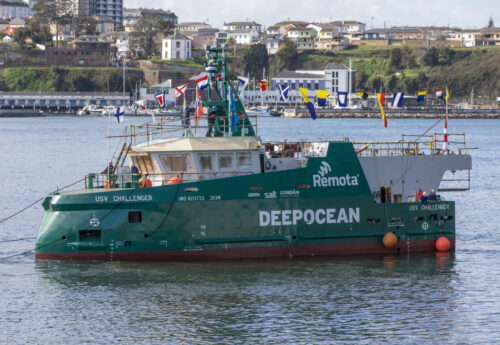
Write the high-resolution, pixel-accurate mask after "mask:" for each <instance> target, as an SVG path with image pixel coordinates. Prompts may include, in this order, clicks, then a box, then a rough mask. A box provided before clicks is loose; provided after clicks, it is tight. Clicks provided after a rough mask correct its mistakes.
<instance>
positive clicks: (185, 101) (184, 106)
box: [183, 97, 187, 109]
mask: <svg viewBox="0 0 500 345" xmlns="http://www.w3.org/2000/svg"><path fill="white" fill-rule="evenodd" d="M186 107H187V100H186V97H184V105H183V108H184V109H186Z"/></svg>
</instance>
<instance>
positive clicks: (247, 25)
mask: <svg viewBox="0 0 500 345" xmlns="http://www.w3.org/2000/svg"><path fill="white" fill-rule="evenodd" d="M222 29H223V30H226V31H234V30H238V29H249V30H255V31H257V32H259V33H260V32H261V31H262V25H260V24H258V23H256V22H229V23H224V25H223V27H222Z"/></svg>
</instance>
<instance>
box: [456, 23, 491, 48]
mask: <svg viewBox="0 0 500 345" xmlns="http://www.w3.org/2000/svg"><path fill="white" fill-rule="evenodd" d="M450 36H451V37H450V38H451V39H455V40H460V41H462V45H463V46H464V47H476V46H495V45H497V46H498V45H500V28H499V27H492V28H482V29H468V30H462V31H456V32H454V33H452V34H451V35H450Z"/></svg>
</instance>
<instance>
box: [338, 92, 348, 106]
mask: <svg viewBox="0 0 500 345" xmlns="http://www.w3.org/2000/svg"><path fill="white" fill-rule="evenodd" d="M337 100H338V101H339V107H347V92H344V91H338V92H337Z"/></svg>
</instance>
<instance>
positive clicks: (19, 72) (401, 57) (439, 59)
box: [0, 44, 500, 101]
mask: <svg viewBox="0 0 500 345" xmlns="http://www.w3.org/2000/svg"><path fill="white" fill-rule="evenodd" d="M197 53H200V52H197ZM202 55H203V54H201V53H200V54H196V56H197V57H196V58H195V60H176V61H165V60H161V59H156V58H155V59H153V60H152V61H153V62H155V63H158V64H162V65H167V66H168V65H179V66H187V67H198V68H202V67H203V61H202V60H203V56H202ZM349 58H352V66H353V69H354V70H355V71H356V73H355V88H356V90H355V91H359V92H360V91H366V92H369V93H373V92H376V91H380V90H383V91H386V92H389V93H390V92H400V91H402V92H406V93H407V94H415V93H416V92H417V91H423V90H427V91H433V90H436V89H442V88H445V87H446V86H448V88H449V89H450V91H451V93H452V96H453V99H454V101H459V100H461V99H462V100H465V99H467V98H468V97H469V96H470V92H471V90H472V89H473V90H474V94H475V96H476V99H482V100H484V101H488V100H489V101H491V100H493V99H495V98H496V97H497V96H498V94H499V93H500V63H499V61H500V47H488V48H454V49H450V48H446V47H445V48H434V47H432V48H423V47H408V46H405V47H401V46H397V47H394V46H391V47H387V46H383V47H374V46H370V48H369V49H368V48H366V47H360V48H354V49H349V50H345V51H340V52H320V51H309V52H300V53H299V52H297V50H296V49H295V47H294V46H292V45H290V44H286V45H285V46H284V47H283V48H282V49H281V50H280V51H279V52H278V53H277V54H275V55H271V56H268V55H267V52H266V50H265V47H264V46H263V45H252V46H248V47H242V46H236V45H233V46H229V49H228V72H229V75H230V77H231V78H235V77H236V76H237V75H248V74H250V77H255V78H256V79H260V78H261V77H262V70H263V68H264V67H265V68H266V74H267V75H269V76H270V77H272V76H273V75H276V74H277V73H278V72H280V71H281V70H296V69H308V70H311V69H321V70H322V69H324V68H325V66H326V65H327V64H328V63H330V62H337V63H343V64H345V65H346V66H348V65H349ZM167 69H168V68H167ZM121 73H122V71H121V69H117V68H56V67H53V68H35V67H33V68H6V69H3V70H0V90H1V91H82V92H84V91H101V92H103V91H106V90H107V80H108V77H109V85H110V87H109V89H110V91H121V85H122V81H121ZM179 77H182V76H179ZM140 79H143V80H144V72H143V71H142V70H141V69H128V70H127V89H129V88H130V86H131V85H134V87H135V83H136V82H137V81H138V80H140Z"/></svg>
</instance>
